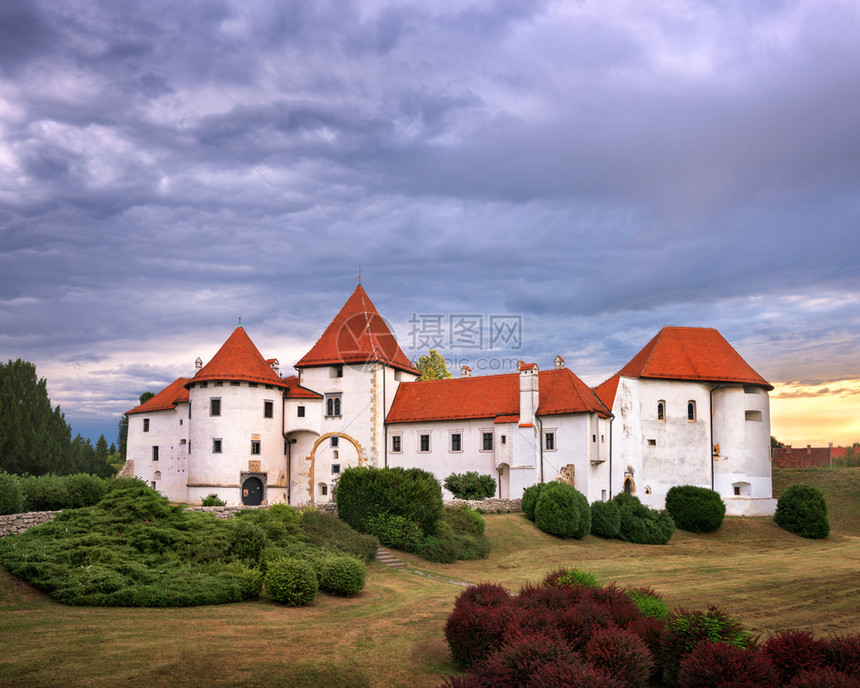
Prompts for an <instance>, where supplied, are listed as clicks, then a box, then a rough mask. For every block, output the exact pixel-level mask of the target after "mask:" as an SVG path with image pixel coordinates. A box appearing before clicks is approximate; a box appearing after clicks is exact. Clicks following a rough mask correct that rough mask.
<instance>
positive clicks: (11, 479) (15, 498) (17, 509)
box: [0, 472, 24, 515]
mask: <svg viewBox="0 0 860 688" xmlns="http://www.w3.org/2000/svg"><path fill="white" fill-rule="evenodd" d="M23 509H24V495H23V493H22V492H21V485H20V484H19V483H18V478H16V477H15V476H14V475H9V474H8V473H2V472H0V515H3V514H20V513H21V511H23Z"/></svg>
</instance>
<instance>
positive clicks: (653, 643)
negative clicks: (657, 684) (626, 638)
mask: <svg viewBox="0 0 860 688" xmlns="http://www.w3.org/2000/svg"><path fill="white" fill-rule="evenodd" d="M665 626H666V622H665V620H663V619H656V618H654V617H653V616H643V617H640V618H638V619H636V620H635V621H632V622H630V623H629V624H627V628H626V629H625V630H627V631H629V632H630V633H635V634H636V635H638V636H639V637H640V638H642V640H643V641H644V642H645V644H646V645H647V646H648V649H649V650H651V654H652V655H654V658H655V662H656V658H657V656H658V653H659V651H660V634H661V633H662V632H663V629H664V628H665ZM656 669H657V665H656V663H655V665H654V670H656ZM652 673H653V671H652Z"/></svg>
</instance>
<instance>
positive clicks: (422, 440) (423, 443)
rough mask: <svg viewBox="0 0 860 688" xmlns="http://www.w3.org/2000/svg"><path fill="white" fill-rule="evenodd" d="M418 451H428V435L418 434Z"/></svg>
mask: <svg viewBox="0 0 860 688" xmlns="http://www.w3.org/2000/svg"><path fill="white" fill-rule="evenodd" d="M418 446H419V449H418V451H422V452H429V451H430V435H419V436H418Z"/></svg>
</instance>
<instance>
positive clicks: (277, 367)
mask: <svg viewBox="0 0 860 688" xmlns="http://www.w3.org/2000/svg"><path fill="white" fill-rule="evenodd" d="M266 363H268V364H269V367H270V368H271V369H272V370H274V371H275V375H277V376H278V377H281V363H280V361H278V359H277V358H270V359H269V360H268V361H266Z"/></svg>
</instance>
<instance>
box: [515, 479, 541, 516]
mask: <svg viewBox="0 0 860 688" xmlns="http://www.w3.org/2000/svg"><path fill="white" fill-rule="evenodd" d="M544 484H545V483H535V484H534V485H531V486H529V487H527V488H526V489H525V491H524V492H523V500H522V507H521V508H522V510H523V513H524V514H525V515H526V518H527V519H528V520H529V521H534V520H535V507H536V506H537V502H538V498H539V497H540V493H541V491H542V490H543V488H544Z"/></svg>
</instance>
